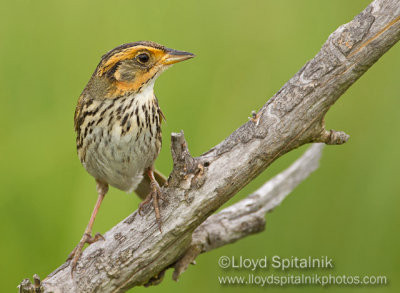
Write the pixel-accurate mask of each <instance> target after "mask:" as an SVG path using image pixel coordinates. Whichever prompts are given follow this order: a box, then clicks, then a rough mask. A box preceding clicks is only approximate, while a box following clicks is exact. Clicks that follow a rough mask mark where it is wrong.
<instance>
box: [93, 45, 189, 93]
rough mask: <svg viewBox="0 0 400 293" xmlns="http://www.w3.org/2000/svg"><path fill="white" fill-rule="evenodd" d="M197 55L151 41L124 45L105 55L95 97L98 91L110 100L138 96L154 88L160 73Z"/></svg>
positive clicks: (97, 73)
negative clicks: (122, 96)
mask: <svg viewBox="0 0 400 293" xmlns="http://www.w3.org/2000/svg"><path fill="white" fill-rule="evenodd" d="M194 56H195V55H194V54H192V53H189V52H183V51H177V50H173V49H169V48H166V47H164V46H162V45H159V44H157V43H154V42H149V41H141V42H135V43H129V44H124V45H121V46H118V47H116V48H114V49H112V50H111V51H109V52H108V53H106V54H105V55H103V57H102V58H101V61H100V63H99V65H98V66H97V68H96V70H95V72H94V74H93V76H92V80H91V82H90V87H91V90H95V91H96V96H98V94H99V91H100V92H103V93H104V91H106V95H105V97H107V98H115V97H118V96H121V95H124V94H126V93H137V92H140V91H142V90H144V89H145V88H146V87H148V86H153V84H154V81H155V79H156V78H157V77H158V76H159V75H160V73H162V72H163V71H164V70H165V69H167V68H168V67H170V66H171V65H172V64H174V63H177V62H180V61H184V60H187V59H190V58H193V57H194Z"/></svg>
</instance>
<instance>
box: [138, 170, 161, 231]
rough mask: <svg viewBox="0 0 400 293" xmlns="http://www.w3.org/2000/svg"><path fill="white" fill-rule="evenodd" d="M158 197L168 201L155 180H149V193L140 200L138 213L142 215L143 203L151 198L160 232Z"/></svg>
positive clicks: (145, 203)
mask: <svg viewBox="0 0 400 293" xmlns="http://www.w3.org/2000/svg"><path fill="white" fill-rule="evenodd" d="M150 178H151V177H150ZM160 198H161V199H162V200H163V201H165V202H168V201H167V199H166V198H165V195H164V194H163V192H162V191H161V188H160V185H158V183H157V181H156V180H151V182H150V193H149V195H148V196H147V197H146V198H145V200H144V201H142V202H141V203H140V204H139V209H138V213H139V215H141V216H142V209H143V207H144V206H145V205H147V204H148V203H149V202H150V201H151V200H153V207H154V213H155V215H156V222H157V224H158V228H159V229H160V232H162V230H161V224H162V221H161V215H160V206H159V199H160Z"/></svg>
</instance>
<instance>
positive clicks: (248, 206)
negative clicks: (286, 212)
mask: <svg viewBox="0 0 400 293" xmlns="http://www.w3.org/2000/svg"><path fill="white" fill-rule="evenodd" d="M323 147H324V144H314V145H312V146H311V147H310V148H309V149H308V150H307V151H306V152H305V153H304V154H303V155H302V156H301V157H300V158H299V159H298V160H296V161H295V162H294V163H293V164H292V165H291V166H290V167H289V168H287V169H286V170H285V171H283V172H282V173H280V174H278V175H276V176H275V177H274V178H272V179H271V180H269V181H268V182H267V183H265V184H264V185H263V186H261V187H260V188H259V189H258V190H257V191H255V192H254V193H252V194H251V195H249V196H248V197H246V198H245V199H243V200H241V201H239V202H237V203H236V204H234V205H231V206H230V207H228V208H226V209H223V210H222V211H220V212H219V213H217V214H214V215H212V216H210V217H209V218H208V219H207V220H205V221H204V222H203V223H202V224H201V225H200V226H199V227H197V229H196V230H194V232H193V234H192V243H191V244H190V247H189V249H188V250H187V251H186V252H185V254H184V255H183V256H182V258H181V259H180V260H179V261H177V263H176V264H175V265H174V268H175V271H174V274H173V279H174V280H178V277H179V275H180V274H182V273H183V272H184V271H186V269H187V267H188V266H189V264H191V263H193V262H194V260H195V259H196V257H197V256H198V255H199V254H200V253H203V252H207V251H210V250H212V249H215V248H218V247H221V246H223V245H226V244H229V243H233V242H235V241H237V240H239V239H241V238H244V237H246V236H248V235H251V234H254V233H258V232H261V231H263V230H264V228H265V214H266V213H268V212H270V211H272V210H273V209H275V208H276V207H277V206H278V205H280V203H281V202H282V201H283V200H284V199H285V198H286V196H287V195H288V194H289V193H290V192H291V191H292V190H293V189H295V188H296V187H297V185H299V184H300V182H302V181H303V180H305V179H306V178H307V177H308V176H309V175H310V174H311V173H312V172H314V171H315V170H316V169H317V168H318V166H319V159H320V157H321V154H322V149H323Z"/></svg>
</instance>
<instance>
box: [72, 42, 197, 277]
mask: <svg viewBox="0 0 400 293" xmlns="http://www.w3.org/2000/svg"><path fill="white" fill-rule="evenodd" d="M194 56H195V55H194V54H192V53H189V52H185V51H178V50H174V49H170V48H166V47H164V46H163V45H160V44H158V43H155V42H152V41H138V42H133V43H127V44H123V45H120V46H118V47H116V48H114V49H112V50H110V51H109V52H107V53H106V54H104V55H103V56H102V57H101V60H100V63H99V64H98V66H97V67H96V69H95V71H94V73H93V74H92V76H91V78H90V80H89V82H88V83H87V85H86V87H85V88H84V90H83V91H82V94H81V95H80V97H79V99H78V103H77V106H76V109H75V115H74V126H75V131H76V147H77V153H78V157H79V160H80V161H81V163H82V165H83V167H84V168H85V169H86V171H87V172H88V173H89V174H90V175H91V176H92V177H94V179H95V181H96V189H97V195H98V198H97V202H96V205H95V207H94V209H93V212H92V214H91V217H90V220H89V223H88V225H87V227H86V229H85V232H84V234H83V236H82V238H81V240H80V241H79V243H78V245H77V246H76V247H75V248H74V250H73V251H72V252H71V253H70V255H69V256H68V259H69V260H71V275H72V274H73V271H74V269H75V267H76V265H77V262H78V260H79V258H80V256H81V255H82V250H83V247H84V245H85V244H86V243H88V244H89V245H90V244H92V243H94V242H96V241H98V240H104V237H103V236H102V235H101V234H99V233H97V234H96V235H95V236H92V227H93V223H94V221H95V218H96V215H97V213H98V210H99V208H100V205H101V203H102V201H103V199H104V197H105V195H106V193H107V191H108V188H109V186H113V187H115V188H117V189H120V190H123V191H126V192H128V193H130V192H132V191H134V190H135V189H136V188H138V186H139V184H141V185H143V184H146V183H148V184H149V185H148V188H147V190H149V193H148V195H147V197H146V198H145V199H144V201H142V202H141V203H140V205H139V209H138V212H139V214H141V210H142V208H143V206H144V205H146V204H148V203H149V202H151V201H153V208H154V212H155V218H156V223H157V224H158V227H159V230H160V232H161V231H162V230H161V216H160V208H159V200H160V199H162V200H166V199H165V197H164V195H163V193H162V191H161V189H160V185H159V184H158V182H157V180H156V178H155V175H154V174H155V169H154V162H155V160H156V158H157V156H158V154H159V152H160V149H161V143H162V136H161V122H162V120H165V117H164V114H163V112H162V111H161V109H160V107H159V104H158V100H157V98H156V96H155V94H154V83H155V81H156V79H157V77H158V76H159V75H160V74H161V73H162V72H163V71H165V70H166V69H167V68H169V67H171V66H172V65H173V64H175V63H178V62H181V61H184V60H187V59H190V58H193V57H194ZM156 175H157V173H156ZM146 176H147V177H146ZM141 190H146V187H144V189H143V187H141Z"/></svg>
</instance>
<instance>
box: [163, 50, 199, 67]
mask: <svg viewBox="0 0 400 293" xmlns="http://www.w3.org/2000/svg"><path fill="white" fill-rule="evenodd" d="M193 57H195V55H194V54H192V53H189V52H184V51H177V50H173V49H168V50H167V51H166V54H165V56H164V57H163V59H162V60H161V63H162V64H163V65H171V64H174V63H178V62H181V61H185V60H187V59H190V58H193Z"/></svg>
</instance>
